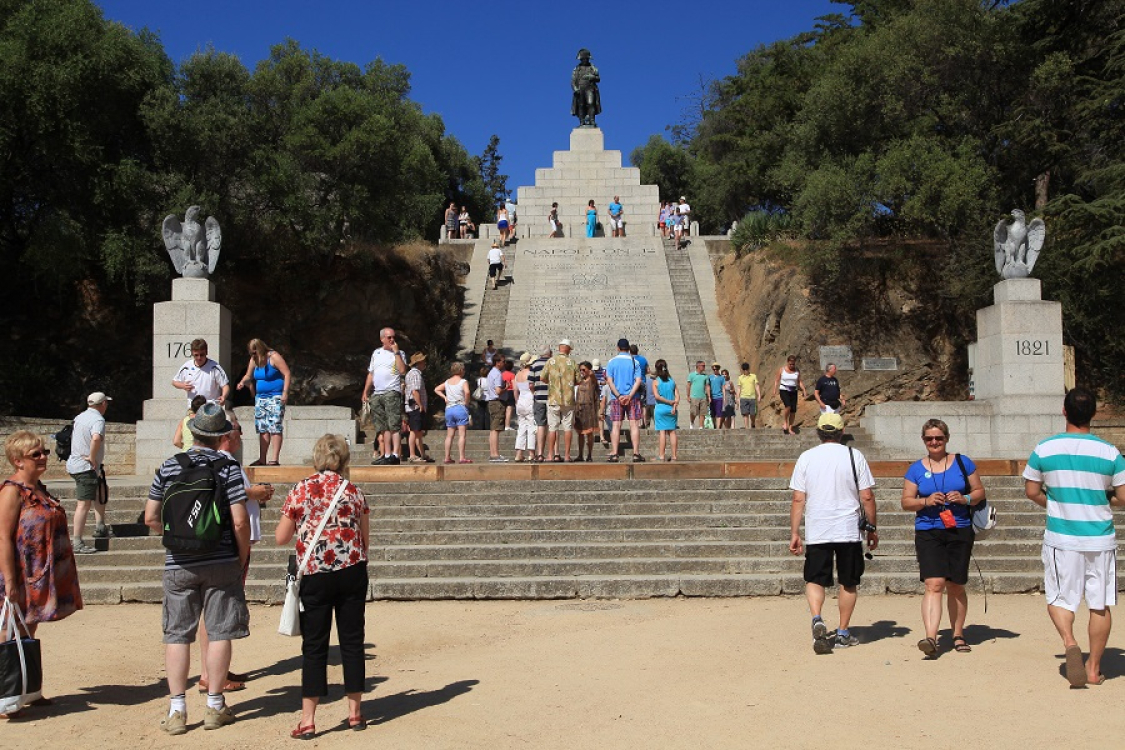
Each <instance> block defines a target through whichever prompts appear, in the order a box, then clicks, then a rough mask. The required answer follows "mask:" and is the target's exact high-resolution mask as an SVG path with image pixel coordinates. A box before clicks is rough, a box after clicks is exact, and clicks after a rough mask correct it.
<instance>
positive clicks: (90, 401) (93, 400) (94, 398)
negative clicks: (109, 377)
mask: <svg viewBox="0 0 1125 750" xmlns="http://www.w3.org/2000/svg"><path fill="white" fill-rule="evenodd" d="M112 400H113V399H112V398H110V397H109V396H107V395H105V394H104V393H102V392H101V391H94V392H93V393H91V394H90V395H89V396H87V397H86V405H87V406H97V405H98V404H104V403H105V402H106V401H112Z"/></svg>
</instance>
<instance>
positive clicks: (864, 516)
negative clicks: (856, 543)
mask: <svg viewBox="0 0 1125 750" xmlns="http://www.w3.org/2000/svg"><path fill="white" fill-rule="evenodd" d="M847 448H848V461H850V462H851V465H852V481H854V482H855V499H856V500H858V501H859V517H860V519H862V521H863V525H864V527H866V526H867V511H866V510H864V509H863V498H861V497H860V496H859V495H860V489H859V472H858V471H856V470H855V451H853V450H852V447H851V446H850V445H849V446H847Z"/></svg>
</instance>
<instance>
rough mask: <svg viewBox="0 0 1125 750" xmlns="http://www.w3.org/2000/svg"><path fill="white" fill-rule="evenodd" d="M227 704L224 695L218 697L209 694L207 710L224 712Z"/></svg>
mask: <svg viewBox="0 0 1125 750" xmlns="http://www.w3.org/2000/svg"><path fill="white" fill-rule="evenodd" d="M226 704H227V702H226V701H225V700H223V694H222V693H219V694H218V695H216V694H215V693H208V694H207V708H213V709H215V710H216V711H222V710H223V706H225V705H226Z"/></svg>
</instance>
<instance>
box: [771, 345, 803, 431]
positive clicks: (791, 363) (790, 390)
mask: <svg viewBox="0 0 1125 750" xmlns="http://www.w3.org/2000/svg"><path fill="white" fill-rule="evenodd" d="M773 389H774V391H776V392H777V396H778V398H780V399H781V406H782V408H783V410H784V416H783V417H782V423H781V431H782V432H783V433H785V434H786V435H792V434H793V428H794V427H795V426H796V425H795V424H794V422H796V421H797V420H796V416H797V391H800V392H801V397H802V398H803V397H804V396H805V395H806V394H805V384H804V383H802V382H801V371H800V370H798V369H797V358H796V357H795V356H793V355H792V354H790V355H789V357H788V359H786V360H785V366H784V367H782V368H781V369H780V370H778V371H777V377H776V378H774V380H773Z"/></svg>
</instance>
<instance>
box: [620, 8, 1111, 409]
mask: <svg viewBox="0 0 1125 750" xmlns="http://www.w3.org/2000/svg"><path fill="white" fill-rule="evenodd" d="M841 5H844V6H849V7H850V13H847V14H837V15H832V16H828V17H824V18H821V19H819V20H818V23H817V24H816V27H815V28H814V29H813V30H810V31H808V32H806V33H803V34H800V35H798V36H796V37H794V38H792V39H787V40H783V41H779V42H775V43H773V44H769V45H765V46H761V47H759V48H757V49H755V50H753V51H752V52H750V53H749V54H747V55H745V56H744V57H743V58H741V59H740V60H739V61H738V72H737V73H736V74H735V75H732V76H730V77H728V78H726V79H724V80H721V81H717V82H715V83H714V84H713V86H712V87H711V89H710V90H709V92H708V95H707V96H706V97H705V109H704V113H703V116H702V118H701V119H700V120H699V121H698V123H695V124H694V125H693V127H692V128H691V129H690V130H689V132H688V137H687V138H677V139H676V142H674V143H669V142H668V141H665V140H664V139H662V138H659V137H654V138H653V139H652V140H651V141H649V143H648V144H646V145H645V146H644V147H643V148H641V149H638V151H637V152H635V153H634V155H633V160H634V163H635V164H636V165H637V166H639V167H640V169H641V172H642V175H648V176H649V177H650V178H651V179H654V180H656V181H657V182H658V183H659V184H660V186H661V193H662V195H664V194H675V193H678V192H681V190H685V189H686V191H687V192H689V193H690V194H691V196H692V201H691V203H692V207H693V210H694V212H695V215H697V216H698V217H700V220H701V222H702V223H703V225H704V230H705V231H708V232H718V231H723V230H725V229H726V228H728V227H730V225H731V222H732V221H735V220H738V221H740V222H742V223H743V224H749V226H745V227H743V228H740V229H741V231H739V232H738V233H737V235H736V236H735V239H736V241H737V242H739V243H740V245H741V249H742V250H743V251H746V250H751V249H753V248H754V247H757V246H760V245H761V244H763V243H768V242H769V241H770V240H771V239H774V238H776V237H777V236H778V234H779V233H780V234H783V235H786V236H797V237H803V238H805V239H806V240H808V241H809V242H808V244H807V247H809V248H811V250H810V252H809V254H808V258H809V260H810V270H811V271H812V272H813V276H814V279H818V280H820V281H832V282H835V281H838V280H839V279H840V276H841V272H842V271H841V269H843V268H848V267H850V266H849V265H848V258H849V254H869V251H870V248H871V247H872V246H878V247H882V248H885V247H887V246H888V243H887V242H886V240H887V239H893V238H895V237H899V238H906V237H910V238H924V239H931V240H938V241H940V242H942V243H944V244H945V245H946V247H947V248H948V251H947V253H946V254H944V255H939V256H937V258H936V259H934V260H933V261H931V264H932V265H933V266H934V268H933V272H934V273H937V274H943V275H945V276H948V277H949V283H948V284H947V285H946V287H945V294H944V295H943V297H944V298H946V299H943V300H936V301H934V304H935V305H937V308H936V309H938V310H939V311H940V312H942V313H949V314H953V315H956V316H958V317H959V318H960V320H961V321H962V322H963V326H962V327H963V328H965V329H969V327H970V326H971V322H972V315H973V311H974V310H975V309H976V307H977V306H979V305H980V304H987V303H988V301H989V296H988V290H989V287H990V285H991V283H992V282H993V280H994V279H995V275H994V271H993V270H992V268H991V266H992V264H991V259H990V250H991V235H992V227H993V226H994V225H995V224H996V222H997V221H999V220H1000V219H1001V218H1003V217H1004V216H1005V215H1006V214H1007V213H1008V211H1010V210H1011V209H1012V208H1021V209H1025V210H1028V211H1029V212H1030V211H1031V210H1032V209H1034V213H1036V214H1038V215H1043V216H1045V218H1046V220H1047V222H1048V235H1049V238H1048V247H1047V249H1046V251H1045V253H1044V255H1043V256H1042V257H1041V259H1040V265H1039V266H1037V268H1036V272H1037V273H1036V275H1037V276H1040V277H1041V278H1042V279H1043V281H1044V289H1045V296H1046V297H1048V298H1052V299H1058V300H1060V301H1062V303H1063V306H1064V321H1065V327H1066V335H1067V337H1068V341H1067V343H1070V344H1073V345H1074V346H1075V350H1076V351H1075V353H1076V357H1077V362H1078V377H1079V380H1080V381H1082V382H1086V383H1088V384H1091V385H1094V386H1097V387H1100V388H1104V389H1106V390H1107V391H1108V392H1109V393H1111V394H1112V395H1114V396H1116V397H1121V396H1123V395H1125V379H1123V378H1122V376H1121V375H1120V370H1121V368H1120V362H1121V361H1122V357H1123V356H1125V335H1123V334H1122V333H1121V332H1120V327H1119V326H1118V325H1116V323H1117V321H1116V320H1115V305H1113V304H1111V302H1112V300H1113V297H1114V296H1115V295H1116V293H1117V292H1118V290H1119V289H1121V288H1122V286H1123V282H1125V262H1123V261H1125V252H1123V250H1125V218H1123V217H1125V137H1123V136H1125V1H1123V0H1021V1H1019V2H1003V1H1002V0H997V1H994V2H982V1H981V0H865V1H864V2H841ZM674 132H676V133H677V134H678V135H680V134H682V132H683V129H682V128H679V129H676V130H675V131H674ZM781 217H784V218H781ZM911 260H913V261H916V260H917V259H911Z"/></svg>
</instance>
